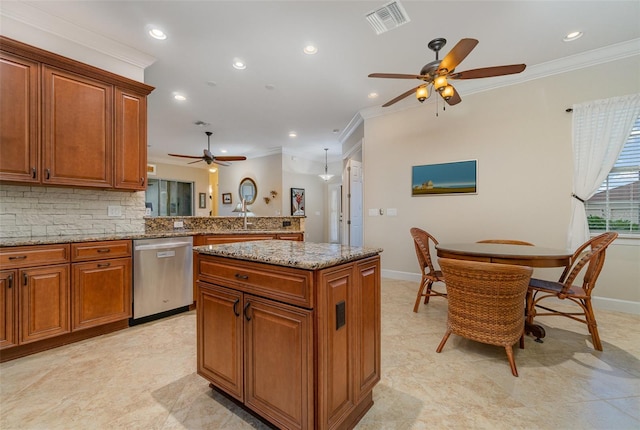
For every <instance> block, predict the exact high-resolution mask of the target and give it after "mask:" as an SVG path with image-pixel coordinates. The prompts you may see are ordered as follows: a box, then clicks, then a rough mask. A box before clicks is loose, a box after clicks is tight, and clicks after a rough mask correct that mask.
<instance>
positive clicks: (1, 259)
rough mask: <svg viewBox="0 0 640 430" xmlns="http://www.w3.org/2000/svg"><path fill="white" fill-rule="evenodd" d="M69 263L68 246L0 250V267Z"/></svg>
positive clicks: (16, 247) (11, 267)
mask: <svg viewBox="0 0 640 430" xmlns="http://www.w3.org/2000/svg"><path fill="white" fill-rule="evenodd" d="M68 262H69V245H68V244H63V245H33V246H15V247H10V248H2V249H0V267H2V268H3V269H13V268H16V267H32V266H45V265H50V264H60V263H68Z"/></svg>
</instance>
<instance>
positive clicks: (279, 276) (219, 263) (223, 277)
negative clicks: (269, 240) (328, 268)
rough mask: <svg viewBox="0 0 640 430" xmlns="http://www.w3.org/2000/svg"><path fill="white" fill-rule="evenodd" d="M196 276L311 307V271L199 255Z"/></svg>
mask: <svg viewBox="0 0 640 430" xmlns="http://www.w3.org/2000/svg"><path fill="white" fill-rule="evenodd" d="M196 262H197V263H196V264H197V267H196V273H197V275H196V276H197V278H198V279H201V280H204V281H207V282H211V283H217V284H220V285H223V286H227V287H231V288H234V289H236V290H240V291H244V292H247V293H251V294H255V295H257V296H262V297H267V298H270V299H273V300H277V301H280V302H283V303H289V304H292V305H295V306H302V307H305V308H309V309H312V308H313V305H314V303H313V276H312V272H310V271H307V270H301V269H292V268H289V267H281V266H272V265H269V264H262V263H252V262H238V261H237V260H230V259H227V258H221V257H214V256H209V255H202V254H199V255H198V258H197V259H196Z"/></svg>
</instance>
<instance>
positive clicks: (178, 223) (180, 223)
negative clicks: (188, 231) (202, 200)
mask: <svg viewBox="0 0 640 430" xmlns="http://www.w3.org/2000/svg"><path fill="white" fill-rule="evenodd" d="M183 227H184V222H183V221H174V222H173V228H183Z"/></svg>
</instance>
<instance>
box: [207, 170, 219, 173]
mask: <svg viewBox="0 0 640 430" xmlns="http://www.w3.org/2000/svg"><path fill="white" fill-rule="evenodd" d="M209 171H210V172H211V173H216V172H217V170H216V169H209Z"/></svg>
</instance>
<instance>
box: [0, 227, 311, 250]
mask: <svg viewBox="0 0 640 430" xmlns="http://www.w3.org/2000/svg"><path fill="white" fill-rule="evenodd" d="M275 233H303V231H300V230H252V229H248V230H173V231H164V232H153V233H146V232H127V233H95V234H77V235H61V236H25V237H3V238H0V248H2V247H8V246H28V245H52V244H56V243H77V242H97V241H103V240H127V239H154V238H160V237H184V236H198V235H204V234H207V235H223V234H237V235H242V234H275Z"/></svg>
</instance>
